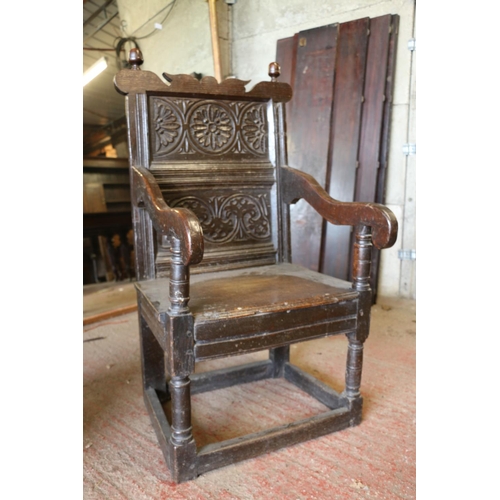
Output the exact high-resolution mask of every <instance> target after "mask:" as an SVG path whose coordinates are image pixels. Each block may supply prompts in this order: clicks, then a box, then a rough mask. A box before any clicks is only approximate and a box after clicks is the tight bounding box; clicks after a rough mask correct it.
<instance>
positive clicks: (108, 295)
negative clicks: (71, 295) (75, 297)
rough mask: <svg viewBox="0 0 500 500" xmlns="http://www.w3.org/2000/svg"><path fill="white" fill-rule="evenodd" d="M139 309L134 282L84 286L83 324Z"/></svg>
mask: <svg viewBox="0 0 500 500" xmlns="http://www.w3.org/2000/svg"><path fill="white" fill-rule="evenodd" d="M136 310H137V295H136V291H135V286H134V283H132V282H118V283H113V284H109V283H103V284H102V285H97V284H96V285H88V286H84V287H83V325H84V326H85V325H90V324H92V323H96V322H98V321H103V320H105V319H109V318H114V317H116V316H121V315H122V314H127V313H130V312H134V311H136Z"/></svg>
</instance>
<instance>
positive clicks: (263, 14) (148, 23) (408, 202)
mask: <svg viewBox="0 0 500 500" xmlns="http://www.w3.org/2000/svg"><path fill="white" fill-rule="evenodd" d="M218 1H223V0H218ZM169 3H170V1H169V0H118V7H119V11H120V17H121V19H122V21H125V23H126V28H125V30H126V33H127V34H128V35H131V34H133V35H135V36H138V37H140V36H143V35H146V34H148V33H150V32H151V31H152V30H153V28H154V23H155V22H160V21H161V20H162V19H163V17H164V16H165V14H166V13H167V12H168V9H169V8H167V9H165V10H163V11H162V12H159V11H160V10H161V9H163V8H164V7H165V6H167V5H169ZM231 8H232V19H233V26H232V32H233V40H232V41H233V53H232V60H233V68H232V69H233V73H234V75H235V76H236V77H237V78H240V79H242V80H251V83H250V84H249V85H248V87H249V88H251V87H252V86H253V85H254V84H255V83H257V82H259V81H261V80H268V79H269V77H268V76H267V68H268V64H269V63H270V62H271V61H274V59H275V55H276V42H277V40H279V39H281V38H287V37H289V36H293V35H294V34H295V33H298V32H299V31H301V30H306V29H310V28H315V27H319V26H324V25H326V24H332V23H337V22H338V23H341V22H346V21H351V20H354V19H359V18H362V17H377V16H382V15H385V14H398V15H399V16H400V23H399V37H398V50H397V54H396V74H395V81H394V95H393V109H392V120H391V135H390V151H389V163H388V171H387V194H386V204H387V205H388V206H389V208H391V209H392V210H393V212H394V213H395V215H396V217H397V218H398V221H399V227H400V231H399V236H398V240H397V242H396V244H395V245H394V247H392V248H391V249H388V250H384V251H383V252H382V257H381V268H380V278H379V294H380V295H381V296H384V295H385V296H403V297H407V298H416V283H415V265H416V264H415V261H401V260H400V259H399V258H398V250H399V249H402V248H404V249H416V237H415V203H416V192H415V184H416V181H415V156H410V157H407V156H405V155H403V152H402V151H403V150H402V148H403V144H405V143H408V142H411V143H415V142H416V138H415V137H416V136H415V134H416V132H415V102H416V99H415V82H416V80H415V52H413V53H412V52H411V51H409V50H408V48H407V43H408V40H409V39H411V38H415V31H414V29H415V28H414V25H415V22H414V21H415V1H414V0H378V1H377V0H335V1H333V0H330V1H327V0H307V1H304V0H236V3H235V4H234V5H233V6H232V7H231ZM138 43H139V44H140V47H141V49H142V52H143V55H144V59H145V63H144V65H143V69H147V70H150V71H154V72H155V73H157V74H161V73H162V72H163V71H167V72H169V73H172V74H177V73H187V74H189V73H191V72H193V71H196V72H198V73H202V74H203V75H213V74H214V71H213V57H212V47H211V39H210V24H209V16H208V4H207V2H206V0H178V1H177V2H176V4H175V5H174V7H173V10H172V12H171V13H170V15H169V17H168V19H167V20H166V21H165V22H164V23H163V29H162V30H161V31H158V32H157V33H156V34H155V35H153V36H151V37H149V38H146V39H144V40H139V41H138ZM292 166H293V165H292Z"/></svg>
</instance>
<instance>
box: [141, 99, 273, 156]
mask: <svg viewBox="0 0 500 500" xmlns="http://www.w3.org/2000/svg"><path fill="white" fill-rule="evenodd" d="M150 102H151V110H152V113H151V120H152V123H151V130H152V131H154V133H153V136H152V137H151V141H152V152H153V161H154V160H161V159H163V158H165V157H169V159H180V158H185V157H186V156H185V155H188V156H187V158H189V155H197V156H200V155H203V156H205V155H206V156H209V157H210V156H217V157H220V156H222V155H236V156H241V155H247V156H249V157H253V158H256V159H265V158H266V157H267V151H268V145H267V141H268V136H267V121H266V107H265V104H264V103H259V102H250V103H248V102H244V101H223V100H217V101H215V100H208V101H207V100H206V99H203V100H202V99H188V98H174V97H151V101H150Z"/></svg>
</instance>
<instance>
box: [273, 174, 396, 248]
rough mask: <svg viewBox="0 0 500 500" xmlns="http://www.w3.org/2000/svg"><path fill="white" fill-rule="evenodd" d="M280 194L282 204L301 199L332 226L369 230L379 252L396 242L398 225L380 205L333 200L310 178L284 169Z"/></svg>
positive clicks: (392, 215)
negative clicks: (362, 227) (358, 227)
mask: <svg viewBox="0 0 500 500" xmlns="http://www.w3.org/2000/svg"><path fill="white" fill-rule="evenodd" d="M281 190H282V196H283V198H282V199H283V201H284V202H285V203H289V204H290V203H296V202H297V201H299V200H300V199H301V198H304V200H306V201H307V202H308V203H309V204H310V205H311V206H312V207H313V208H314V209H315V210H316V211H317V212H318V213H319V214H320V215H321V216H322V217H323V218H325V219H326V220H327V221H328V222H331V223H332V224H336V225H343V226H367V227H371V230H372V241H373V244H374V245H375V246H376V247H377V248H379V249H382V248H389V247H391V246H392V245H394V243H395V242H396V237H397V235H398V221H397V219H396V217H395V216H394V214H393V213H392V212H391V211H390V210H389V209H388V208H387V207H384V206H383V205H380V204H378V203H359V202H342V201H338V200H335V199H333V198H332V197H331V196H330V195H329V194H328V193H327V192H326V191H325V190H324V189H323V188H322V187H321V186H320V185H319V184H318V182H317V181H316V180H315V179H314V177H312V176H311V175H309V174H306V173H305V172H301V171H300V170H296V169H294V168H291V167H286V166H283V167H281Z"/></svg>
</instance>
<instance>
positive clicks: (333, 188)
mask: <svg viewBox="0 0 500 500" xmlns="http://www.w3.org/2000/svg"><path fill="white" fill-rule="evenodd" d="M369 23H370V19H369V18H363V19H358V20H355V21H351V22H348V23H342V24H341V25H340V26H339V35H338V43H337V62H336V70H335V86H334V98H333V116H332V129H331V146H330V155H331V156H330V157H331V160H330V164H331V167H330V169H329V175H328V192H329V193H330V196H332V197H333V198H335V199H337V200H340V201H353V200H354V190H355V183H356V168H357V161H358V148H359V139H360V130H361V112H362V104H363V103H362V99H363V91H364V82H365V65H366V56H367V48H368V29H369V25H370V24H369ZM350 240H351V228H350V227H349V226H334V225H332V224H325V231H324V236H323V252H322V259H321V261H322V262H321V263H322V265H321V271H322V272H324V273H326V274H329V275H330V276H335V277H337V278H341V279H348V276H349V267H350V266H349V261H350Z"/></svg>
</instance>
